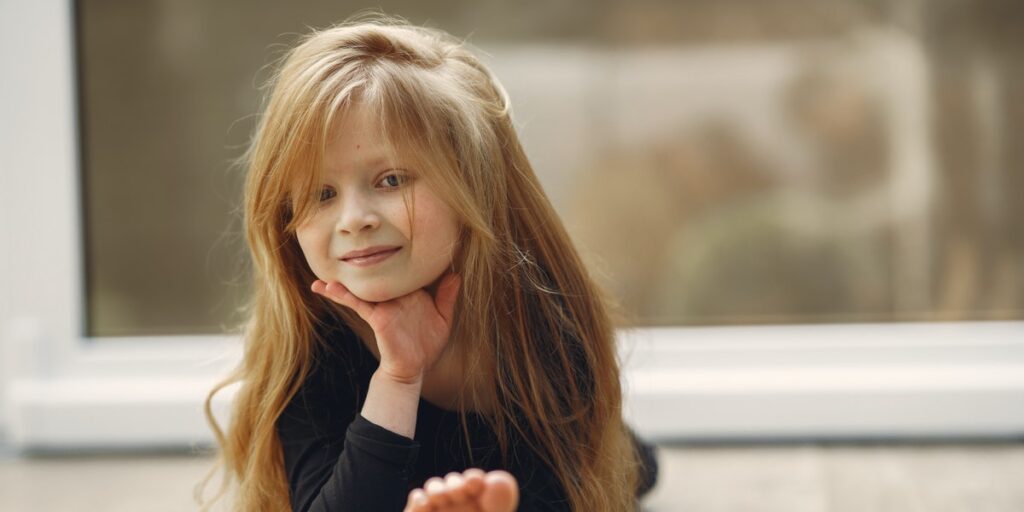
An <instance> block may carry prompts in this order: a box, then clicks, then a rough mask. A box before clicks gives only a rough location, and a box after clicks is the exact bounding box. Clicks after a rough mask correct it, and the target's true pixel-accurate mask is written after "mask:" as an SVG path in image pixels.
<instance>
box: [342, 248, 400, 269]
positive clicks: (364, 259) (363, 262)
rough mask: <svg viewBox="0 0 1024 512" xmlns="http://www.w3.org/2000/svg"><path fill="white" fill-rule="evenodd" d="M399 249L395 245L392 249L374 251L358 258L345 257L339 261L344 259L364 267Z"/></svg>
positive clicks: (383, 258) (386, 257)
mask: <svg viewBox="0 0 1024 512" xmlns="http://www.w3.org/2000/svg"><path fill="white" fill-rule="evenodd" d="M401 249H402V248H401V247H396V248H394V249H389V250H387V251H381V252H378V253H375V254H371V255H369V256H360V257H358V258H347V259H343V260H341V261H344V262H345V263H351V264H352V265H356V266H358V267H366V266H369V265H373V264H376V263H380V262H382V261H384V260H386V259H388V258H390V257H391V255H392V254H395V253H396V252H398V251H400V250H401Z"/></svg>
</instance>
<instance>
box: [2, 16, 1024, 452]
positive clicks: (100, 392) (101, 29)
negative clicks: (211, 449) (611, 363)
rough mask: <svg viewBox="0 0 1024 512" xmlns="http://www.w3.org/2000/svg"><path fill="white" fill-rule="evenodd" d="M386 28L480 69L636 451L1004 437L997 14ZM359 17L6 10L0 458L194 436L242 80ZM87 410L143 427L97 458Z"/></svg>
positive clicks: (242, 262)
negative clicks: (295, 46)
mask: <svg viewBox="0 0 1024 512" xmlns="http://www.w3.org/2000/svg"><path fill="white" fill-rule="evenodd" d="M382 7H383V9H384V10H385V12H393V13H401V14H403V15H405V16H407V17H408V18H409V19H410V21H412V22H414V23H428V24H431V25H434V26H439V27H441V28H445V29H447V30H449V31H451V32H452V33H454V34H456V35H462V36H465V35H469V34H472V35H471V37H470V42H472V43H474V44H475V45H477V46H478V47H480V48H483V49H484V50H485V51H487V52H488V54H489V55H485V60H487V61H488V63H489V64H490V65H491V66H492V67H493V69H494V71H495V72H496V74H497V75H498V77H499V79H501V80H502V82H503V83H504V85H505V86H506V87H507V88H508V89H509V92H510V95H511V97H512V100H513V106H514V118H515V119H516V121H517V123H518V124H519V125H520V129H521V135H522V137H523V140H524V144H525V146H526V150H527V152H528V154H529V155H530V156H531V159H532V161H533V163H534V165H535V168H536V170H537V172H538V174H539V176H540V177H541V180H542V181H543V182H544V185H545V188H546V190H547V191H548V192H549V195H550V196H551V198H552V200H553V202H554V203H555V206H556V208H557V209H558V210H559V211H560V213H561V214H562V215H563V218H564V219H565V221H566V223H567V227H568V228H569V231H570V233H571V234H572V236H573V237H574V239H575V240H576V241H577V243H578V244H579V246H580V248H581V250H582V251H583V254H584V257H585V259H586V260H587V261H588V263H589V264H590V265H591V268H592V269H593V271H594V272H595V275H597V276H598V278H599V279H601V280H603V282H604V283H605V284H606V285H607V286H608V287H609V288H611V289H612V291H613V292H614V293H615V294H616V295H617V296H618V297H619V298H620V299H621V300H622V302H623V305H624V307H625V309H626V310H627V312H628V313H630V314H631V315H632V316H633V318H634V319H635V323H636V324H637V325H639V326H642V327H643V328H641V329H639V330H636V331H624V332H623V339H624V340H630V339H632V340H635V341H636V342H635V343H632V344H628V343H627V344H624V347H626V348H624V350H626V351H627V352H628V354H627V356H628V357H627V362H628V365H629V369H630V370H629V372H628V373H627V379H628V380H629V382H628V384H627V390H629V392H630V393H631V395H630V400H629V401H628V402H629V407H630V410H631V414H632V415H634V417H635V418H636V419H637V421H636V422H637V423H638V424H639V425H640V428H641V429H642V430H646V431H647V432H648V433H655V434H658V435H664V436H698V437H700V436H716V435H718V436H725V435H736V436H755V437H756V436H768V435H776V436H786V435H822V436H827V435H870V434H874V435H900V434H903V435H927V434H934V435H940V434H944V433H945V434H950V433H953V434H956V433H960V434H963V433H965V432H966V433H968V434H969V433H972V432H973V433H988V434H992V433H1004V434H1005V433H1012V432H1014V431H1018V432H1019V429H1020V427H1021V425H1022V424H1024V421H1021V419H1020V418H1019V417H1014V416H1012V414H1010V413H1007V412H1006V411H1011V410H1014V408H1013V407H1011V406H1010V405H1008V404H1013V403H1019V400H1020V399H1021V397H1022V394H1024V378H1022V377H1020V375H1024V372H1022V371H1021V369H1022V368H1021V367H1022V363H1021V361H1024V347H1022V344H1024V335H1022V334H1024V328H1022V325H1024V323H1022V322H1020V320H1022V317H1024V268H1022V266H1024V263H1022V262H1024V232H1021V230H1019V229H1015V226H1014V222H1013V220H1014V219H1017V218H1020V217H1021V214H1022V213H1024V212H1022V211H1021V210H1022V208H1024V206H1022V204H1024V203H1021V202H1020V201H1016V200H1015V198H1016V195H1019V194H1018V193H1017V191H1018V190H1021V188H1022V186H1021V185H1022V183H1021V181H1022V179H1024V177H1022V176H1021V174H1020V173H1019V172H1017V171H1016V170H1017V169H1019V168H1020V167H1021V162H1020V161H1019V160H1020V154H1019V152H1015V151H1013V149H1012V144H1011V139H1010V137H1011V135H1010V134H1013V133H1017V132H1018V131H1019V130H1020V128H1021V127H1020V123H1021V122H1022V119H1024V116H1021V115H1017V113H1019V107H1018V105H1020V104H1024V103H1022V102H1021V101H1020V99H1021V98H1019V96H1020V95H1021V89H1020V88H1019V87H1016V86H1015V84H1017V83H1018V82H1019V80H1020V78H1019V77H1020V74H1021V65H1020V64H1019V63H1018V62H1020V61H1021V59H1020V55H1019V53H1020V50H1019V49H1020V48H1024V45H1021V44H1020V43H1021V41H1020V36H1018V35H1016V34H1017V31H1014V30H1012V28H1013V27H1012V26H1011V24H1010V23H1009V22H1006V21H1003V20H1009V19H1011V17H1010V16H1005V14H1006V13H1005V12H1004V11H1006V10H1009V11H1011V12H1016V13H1018V14H1019V10H1020V8H1019V7H1017V6H1016V4H1014V3H1010V2H992V3H985V4H984V5H981V4H979V5H974V4H965V3H961V2H937V3H936V2H928V3H920V2H910V1H895V0H894V1H876V2H864V3H857V4H847V3H841V4H840V3H837V4H832V3H822V2H818V1H815V0H787V1H785V2H781V3H780V2H773V3H771V4H766V3H762V2H756V1H752V0H737V1H728V2H676V3H663V2H639V3H637V2H629V3H627V2H622V1H620V2H605V3H601V4H599V5H596V6H595V5H593V4H592V3H589V2H582V1H576V2H569V3H563V4H560V6H559V7H551V6H549V5H547V4H544V3H539V4H536V5H532V4H526V5H524V4H522V3H516V4H511V3H510V4H508V5H504V4H466V5H462V4H456V3H451V5H448V6H447V7H444V6H442V7H438V6H437V5H431V6H429V7H428V6H426V5H423V4H421V3H416V2H409V3H408V5H405V4H404V3H401V2H398V3H391V4H385V5H383V6H382ZM354 10H355V9H354V8H353V7H351V6H348V5H345V4H339V3H336V2H322V3H307V4H304V5H302V6H294V5H288V6H285V5H280V6H275V5H267V6H262V7H259V8H255V7H253V6H252V5H250V4H249V3H245V2H238V1H236V2H214V3H211V2H171V1H144V2H133V3H130V4H121V3H108V2H95V1H81V2H78V3H74V4H73V5H69V4H68V3H66V2H61V1H57V0H51V1H48V2H38V3H33V4H32V5H31V6H30V7H25V8H24V9H23V10H21V11H19V12H18V13H17V14H16V15H13V16H4V17H3V18H4V19H5V20H13V21H5V23H6V24H4V25H3V27H4V28H5V29H8V30H6V31H2V32H6V33H7V34H8V35H7V37H9V38H11V39H10V42H11V44H9V45H8V46H9V47H14V46H17V47H18V48H24V53H23V54H19V58H17V59H15V60H14V62H13V64H12V68H11V70H12V73H13V75H12V76H26V77H30V80H29V81H27V82H26V85H24V86H21V85H17V86H12V87H19V88H18V89H16V91H15V92H16V94H11V95H7V99H0V101H4V102H5V103H4V106H5V109H6V110H5V111H9V112H13V113H14V114H15V115H14V116H12V117H11V119H19V120H30V121H31V122H28V123H26V124H25V125H24V126H22V125H18V126H17V130H15V127H14V125H13V124H8V125H4V128H5V129H6V128H7V127H8V126H10V127H11V128H10V132H11V133H14V134H16V135H17V137H16V138H10V139H9V140H11V141H14V142H6V144H8V146H5V147H9V148H10V151H9V152H7V154H9V155H11V162H10V165H11V168H12V169H20V168H25V169H33V170H35V172H33V173H12V174H10V175H8V176H7V182H6V183H5V187H4V189H5V190H4V191H0V194H2V196H3V198H4V199H6V200H7V201H5V204H6V208H7V211H8V212H12V213H16V214H17V215H16V216H15V215H7V216H5V218H4V220H3V221H0V228H2V229H3V230H4V231H5V232H6V234H9V235H11V236H9V237H7V239H13V240H19V241H24V242H25V243H24V244H16V245H12V246H11V247H10V252H9V253H8V254H7V255H6V256H7V258H6V261H0V263H5V264H6V265H7V268H8V270H6V271H5V272H6V273H5V275H4V276H3V277H4V281H0V282H3V283H5V284H6V283H9V284H10V288H9V290H10V292H9V295H8V297H7V298H6V300H7V303H8V304H9V305H10V306H9V308H8V310H9V312H8V313H7V316H8V317H7V318H6V319H4V318H0V320H5V323H7V324H9V326H14V327H13V328H10V329H8V330H9V331H10V332H13V333H14V334H12V335H11V336H10V338H9V340H8V342H7V345H8V346H9V347H13V348H14V350H12V351H11V353H13V354H15V357H13V358H8V360H9V361H13V362H12V364H11V365H10V366H11V367H12V368H14V369H13V370H9V371H8V374H7V375H0V377H4V379H6V380H7V381H9V382H10V385H9V386H8V387H7V391H8V395H9V396H10V397H11V402H12V403H11V405H12V407H11V410H12V411H14V412H13V413H12V416H11V417H10V418H8V421H9V422H10V423H11V424H12V427H11V429H12V431H13V432H14V434H15V438H16V439H18V440H19V442H20V443H22V444H26V445H31V444H38V445H48V444H49V445H54V444H61V443H74V442H93V443H107V444H118V443H128V444H132V443H134V444H139V443H157V444H159V443H172V444H173V443H181V442H185V441H189V440H196V439H202V440H205V441H206V442H209V440H210V438H209V436H208V435H207V434H205V426H204V425H203V423H202V418H201V414H200V412H199V409H198V404H199V401H200V400H201V399H202V397H203V396H202V395H203V391H204V390H205V389H207V388H208V387H209V385H210V384H212V382H213V381H214V380H215V379H216V378H217V377H219V376H220V375H221V374H222V372H223V369H224V368H226V367H228V366H229V365H230V363H231V362H232V361H233V359H232V358H234V357H237V351H238V343H237V341H238V340H236V339H233V338H232V337H230V336H225V335H223V334H222V333H223V332H225V331H226V330H227V329H229V328H230V327H232V326H233V325H234V324H235V323H236V322H238V321H239V320H240V318H239V317H238V314H239V308H240V307H241V306H242V304H243V303H244V300H245V297H246V294H247V279H248V274H247V265H248V262H247V256H246V250H245V247H244V243H243V237H242V233H241V221H240V218H239V215H240V212H239V211H238V200H239V198H240V192H241V180H242V174H243V171H244V170H243V169H240V168H237V167H232V166H231V165H230V162H231V161H232V159H234V158H236V157H238V156H239V155H240V154H241V152H242V151H243V149H244V146H245V144H246V142H247V140H248V137H249V135H250V133H251V131H252V127H253V122H254V117H253V114H254V113H256V112H257V111H258V108H259V99H260V98H259V91H258V89H257V86H258V85H260V83H261V82H262V81H263V80H265V79H266V78H267V77H268V76H269V74H268V69H267V68H264V67H263V66H265V65H267V64H269V63H270V61H271V59H272V58H273V57H274V56H276V55H279V53H280V51H281V50H283V49H284V48H285V47H286V46H287V45H290V44H291V43H292V42H293V41H294V40H295V38H296V36H297V34H299V33H302V32H304V31H305V30H306V27H307V26H323V25H325V24H327V23H329V22H331V21H335V20H341V19H344V18H345V17H346V16H348V15H350V14H352V12H353V11H354ZM441 13H447V14H446V15H445V17H437V16H438V14H441ZM27 27H36V29H33V30H31V31H30V30H29V29H28V28H27ZM37 29H38V30H37ZM15 41H16V42H17V43H16V44H15V43H14V42H15ZM54 56H56V58H55V57H54ZM14 98H17V99H14ZM36 126H51V127H57V129H56V131H47V130H43V129H38V128H36ZM22 192H26V193H24V194H23V193H22ZM42 197H46V198H47V199H46V200H45V201H43V200H40V199H38V198H42ZM41 207H42V213H40V214H39V215H38V216H36V218H34V219H33V222H32V223H25V222H21V220H23V219H25V218H26V217H27V213H25V212H37V211H40V208H41ZM15 298H16V299H17V300H15ZM980 320H996V321H995V322H977V321H980ZM766 324H777V325H774V326H769V325H766ZM936 382H941V383H944V384H945V383H954V384H950V385H948V386H937V385H936V384H935V383H936ZM124 389H132V390H133V394H132V395H130V396H128V395H125V394H124V392H123V390H124ZM968 391H969V392H968ZM866 392H871V393H872V396H874V397H876V399H875V400H874V401H872V402H871V404H867V405H865V404H864V402H863V400H862V398H863V396H865V393H866ZM972 393H973V394H972ZM951 396H956V397H959V398H956V400H955V401H953V402H950V401H949V400H950V397H951ZM1015 401H1016V402H1015ZM951 403H952V404H953V405H955V406H956V407H949V406H948V405H949V404H951ZM936 404H946V406H945V407H938V406H937V405H936ZM666 405H668V407H666ZM854 405H857V407H853V406H854ZM763 407H775V409H773V410H774V411H785V414H772V415H766V414H763V410H764V409H761V408H763ZM102 408H107V409H104V410H107V411H117V414H121V415H122V416H121V418H131V419H134V420H136V421H121V422H119V425H124V424H125V423H127V424H129V425H135V427H137V428H136V429H135V430H133V431H130V432H127V433H126V432H124V431H123V430H122V431H121V432H119V434H121V435H120V436H118V437H117V438H115V437H111V436H110V435H109V432H111V430H110V429H109V428H107V427H109V425H105V424H104V423H103V421H105V420H103V419H102V417H103V416H104V415H102V414H95V412H96V411H99V410H101V409H102ZM823 408H825V409H823ZM826 409H827V410H828V411H830V415H829V416H828V418H826V419H822V416H821V415H820V414H817V413H816V411H822V410H826ZM681 410H685V411H687V413H686V415H685V416H680V415H679V412H678V411H681ZM957 418H960V419H959V420H958V419H957ZM963 418H971V419H972V421H973V422H972V421H966V420H963ZM58 424H61V425H69V426H71V427H65V428H63V429H62V428H56V427H52V426H53V425H58ZM935 425H938V427H936V426H935ZM41 426H45V427H46V428H42V427H41ZM135 427H133V428H135ZM943 429H945V430H943ZM104 432H106V434H105V433H104ZM133 432H134V434H133Z"/></svg>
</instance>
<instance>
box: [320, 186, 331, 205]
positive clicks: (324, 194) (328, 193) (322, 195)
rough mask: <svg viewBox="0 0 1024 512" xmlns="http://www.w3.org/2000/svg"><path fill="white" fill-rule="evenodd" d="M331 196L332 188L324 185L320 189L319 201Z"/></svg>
mask: <svg viewBox="0 0 1024 512" xmlns="http://www.w3.org/2000/svg"><path fill="white" fill-rule="evenodd" d="M332 197H334V189H330V188H326V187H325V188H323V189H321V190H320V202H324V201H326V200H328V199H330V198H332Z"/></svg>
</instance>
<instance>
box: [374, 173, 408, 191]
mask: <svg viewBox="0 0 1024 512" xmlns="http://www.w3.org/2000/svg"><path fill="white" fill-rule="evenodd" d="M407 181H409V177H408V176H405V175H403V174H388V175H387V176H385V177H384V178H383V179H381V181H380V182H381V183H383V184H384V185H385V186H386V187H387V188H398V187H400V186H402V185H404V184H405V183H406V182H407Z"/></svg>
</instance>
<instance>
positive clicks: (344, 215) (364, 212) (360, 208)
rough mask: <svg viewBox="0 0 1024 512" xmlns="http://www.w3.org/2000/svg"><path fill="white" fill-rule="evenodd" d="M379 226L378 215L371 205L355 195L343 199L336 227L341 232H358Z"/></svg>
mask: <svg viewBox="0 0 1024 512" xmlns="http://www.w3.org/2000/svg"><path fill="white" fill-rule="evenodd" d="M379 226H380V215H378V214H377V212H376V211H375V209H374V208H373V205H372V204H370V203H369V202H367V201H364V200H361V199H360V198H357V197H352V198H350V199H349V200H347V201H345V203H344V206H343V207H342V209H341V214H340V215H339V216H338V223H337V226H336V229H337V231H338V232H339V233H342V234H351V233H358V232H359V231H363V230H370V229H376V228H377V227H379Z"/></svg>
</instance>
